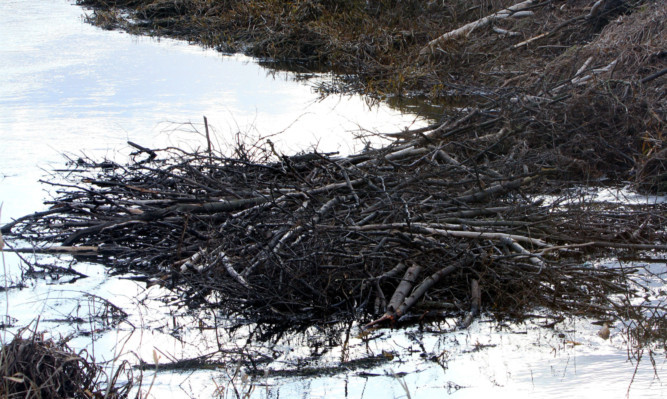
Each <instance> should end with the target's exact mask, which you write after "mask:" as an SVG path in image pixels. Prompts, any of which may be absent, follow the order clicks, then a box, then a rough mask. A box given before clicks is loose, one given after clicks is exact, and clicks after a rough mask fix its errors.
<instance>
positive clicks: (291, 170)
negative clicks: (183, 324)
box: [0, 0, 667, 374]
mask: <svg viewBox="0 0 667 399" xmlns="http://www.w3.org/2000/svg"><path fill="white" fill-rule="evenodd" d="M79 3H82V4H86V5H91V6H94V7H95V8H94V10H95V11H94V14H93V15H91V16H90V17H89V18H90V20H91V21H93V22H94V23H96V24H98V25H101V26H105V27H120V28H123V29H126V30H129V31H131V32H135V33H144V34H155V35H168V36H175V37H179V38H186V39H188V40H191V41H197V42H199V43H203V44H205V45H210V46H214V47H218V48H220V49H221V50H238V49H239V48H243V49H245V50H246V51H247V52H249V53H250V54H253V55H257V56H262V57H268V61H270V62H276V61H286V62H289V63H290V65H292V66H294V65H296V66H298V67H299V68H311V67H314V66H315V65H316V66H317V67H319V68H321V67H325V68H328V69H334V70H336V71H340V72H342V73H343V74H344V75H340V76H339V77H338V78H336V80H335V81H334V82H333V83H331V82H330V83H328V84H327V85H323V86H321V87H320V88H319V89H320V90H322V92H323V93H325V94H326V93H330V92H336V91H354V90H357V91H362V92H364V93H367V94H370V95H373V96H375V97H376V98H378V99H384V98H387V97H399V96H405V95H411V96H415V95H421V96H423V97H425V98H427V99H428V100H429V101H432V102H433V103H437V102H438V101H441V100H444V99H446V98H449V97H450V96H452V95H454V96H458V99H459V100H460V98H461V97H463V98H464V100H465V101H467V103H468V104H469V106H467V107H462V108H447V109H446V111H443V114H442V117H441V118H440V120H438V121H437V122H435V123H433V124H432V125H430V126H428V127H425V128H420V129H415V130H404V131H400V132H386V133H385V134H380V136H382V137H383V138H385V139H391V144H388V145H386V146H384V147H382V148H372V147H371V146H370V145H369V146H368V147H367V148H366V149H365V150H364V151H362V152H359V153H356V154H352V155H348V156H340V155H338V154H337V153H331V152H326V149H323V150H322V151H318V150H313V151H309V152H303V153H299V154H296V155H294V154H283V153H281V152H279V151H278V150H277V149H276V147H274V145H273V143H272V142H271V141H269V140H262V141H259V142H244V141H239V142H237V143H236V145H235V146H234V147H233V148H216V147H215V146H214V145H213V142H214V140H212V139H211V138H210V137H209V134H208V126H207V124H206V122H205V123H204V129H205V131H206V137H207V139H208V141H207V145H206V146H205V147H204V148H203V149H201V150H192V151H186V150H183V149H179V148H152V147H151V146H150V145H149V144H148V143H134V142H129V143H128V144H130V146H132V147H133V148H134V149H136V152H134V153H132V154H131V156H130V158H129V161H127V162H124V163H118V162H115V161H111V160H104V159H91V158H86V157H81V158H72V159H71V160H70V162H69V163H68V165H67V167H66V168H64V169H60V170H57V171H55V172H53V175H52V176H51V178H49V179H48V180H45V181H43V183H44V184H46V185H48V186H49V187H50V189H51V190H52V193H54V197H53V199H52V200H50V201H48V202H47V205H49V208H48V209H47V210H44V211H41V212H36V213H34V214H31V215H26V216H24V217H21V218H18V219H15V220H14V221H12V222H10V223H7V224H5V225H4V226H2V228H1V230H0V231H1V232H2V234H3V235H4V236H5V237H7V238H9V239H11V241H9V242H7V246H10V245H11V246H10V249H11V250H13V251H15V252H17V253H21V252H30V253H35V252H37V253H50V254H58V253H67V254H71V255H73V256H75V257H80V258H82V259H92V260H96V261H99V262H102V263H104V264H106V265H108V266H109V268H110V269H111V270H112V271H113V272H114V273H127V272H132V273H135V274H136V275H138V277H137V278H138V279H141V280H143V281H146V282H147V284H149V285H161V286H163V287H166V288H168V289H169V290H170V291H171V292H174V293H176V294H177V296H178V301H177V302H175V303H177V305H178V306H181V307H183V308H187V309H214V310H219V311H221V312H222V313H224V314H225V315H227V316H230V317H233V318H235V319H240V320H245V321H248V322H252V323H258V324H261V325H266V326H271V328H272V329H273V330H272V331H273V332H274V333H275V334H281V333H282V332H284V331H287V330H294V329H296V330H299V329H306V328H308V327H312V326H329V325H340V324H341V323H340V322H346V323H348V324H346V325H348V326H349V325H351V324H349V323H353V322H354V323H358V324H360V325H362V326H363V328H364V329H365V330H366V331H371V330H374V329H375V328H381V327H398V326H406V325H424V323H427V322H431V321H438V320H445V319H447V320H451V319H455V320H457V325H456V327H455V328H466V327H468V326H470V325H471V323H472V322H473V320H474V319H475V318H476V317H478V316H479V315H480V314H482V313H486V314H489V315H491V317H493V318H497V319H512V320H525V319H527V318H533V317H536V315H538V314H539V315H540V316H539V317H543V316H544V315H548V316H549V317H550V318H553V319H554V320H555V322H554V323H557V322H559V320H560V321H562V320H563V317H564V316H570V315H579V316H592V317H595V318H597V319H599V320H601V322H604V321H607V322H610V323H611V322H614V321H621V322H623V323H625V324H626V325H627V326H628V327H629V335H630V336H631V337H632V340H633V342H635V343H638V344H640V346H641V345H646V344H653V343H656V342H657V343H658V344H659V345H661V346H663V349H664V345H665V342H666V341H665V339H666V338H667V331H666V330H665V328H666V326H667V323H666V322H665V314H667V313H666V311H667V305H666V304H665V302H664V299H659V300H657V301H654V300H646V301H644V300H643V299H644V298H645V294H646V291H647V289H646V288H645V287H643V286H642V285H640V284H638V283H637V281H638V280H637V279H636V278H635V276H636V275H637V274H638V273H640V272H641V273H646V272H647V270H640V269H638V268H632V267H630V268H628V267H594V266H592V265H591V263H590V262H587V261H588V260H589V259H602V258H605V259H609V258H611V259H616V258H618V259H643V260H645V261H648V262H652V261H664V254H665V253H667V229H666V228H665V226H666V224H667V205H665V204H664V203H656V204H646V203H644V204H633V203H619V202H613V203H612V202H599V201H591V200H590V197H587V196H586V195H580V193H581V192H582V191H585V189H586V187H591V186H605V185H606V186H618V185H626V186H630V187H631V188H632V189H634V190H637V191H640V192H649V193H653V194H664V193H665V190H666V187H667V185H666V184H667V167H666V162H667V149H666V148H665V145H664V139H665V120H666V119H667V108H666V106H665V105H666V104H665V102H666V101H667V98H666V97H665V93H666V92H667V91H666V90H665V82H666V79H667V76H666V72H667V61H666V58H665V51H664V49H665V48H667V34H666V32H665V23H666V21H667V6H666V5H665V4H663V3H662V2H652V1H605V0H601V1H597V2H593V1H590V2H589V1H524V2H520V3H513V2H507V1H498V2H460V3H459V2H445V1H443V2H439V1H431V2H416V1H372V2H371V1H369V2H366V1H363V2H361V1H345V2H330V1H324V0H321V1H315V0H304V1H294V2H270V1H267V2H260V1H239V2H235V1H226V2H210V1H199V0H173V1H162V0H160V1H117V2H115V3H114V4H115V6H114V7H110V6H108V5H106V4H105V2H98V1H94V0H86V1H80V2H79ZM464 3H465V4H464ZM116 7H121V8H116ZM336 13H338V14H336ZM335 15H338V17H337V18H333V16H335ZM401 16H403V17H401ZM408 17H410V18H408ZM332 18H333V19H332ZM371 19H373V20H375V21H377V24H375V25H372V27H371V25H368V24H366V22H368V21H369V20H371ZM332 21H333V22H332ZM442 21H445V23H443V22H442ZM334 22H335V23H334ZM330 23H331V24H332V25H329V24H330ZM359 26H365V27H366V28H364V29H365V30H363V31H360V30H358V29H357V30H355V27H359ZM436 26H438V27H437V29H436ZM443 27H444V28H443ZM352 32H356V33H357V34H355V35H353V34H352ZM343 33H345V34H346V35H343ZM389 39H391V40H389ZM322 129H323V130H326V126H323V127H322ZM323 134H326V133H323ZM25 242H28V243H30V244H31V245H25V246H21V245H20V244H19V243H25ZM27 262H28V261H27ZM28 263H29V262H28ZM49 267H51V266H48V265H43V264H41V265H37V264H30V265H29V268H46V269H48V268H49ZM54 271H55V272H57V273H66V272H67V270H64V269H54ZM655 277H656V278H659V279H661V278H662V277H661V276H660V275H656V276H655ZM551 326H553V324H551ZM348 334H349V331H348ZM362 334H363V333H362ZM607 334H608V332H607ZM635 349H636V347H635ZM383 359H384V358H381V359H380V360H383ZM251 361H252V360H251ZM156 363H157V361H156ZM253 367H254V363H253ZM260 374H261V373H260Z"/></svg>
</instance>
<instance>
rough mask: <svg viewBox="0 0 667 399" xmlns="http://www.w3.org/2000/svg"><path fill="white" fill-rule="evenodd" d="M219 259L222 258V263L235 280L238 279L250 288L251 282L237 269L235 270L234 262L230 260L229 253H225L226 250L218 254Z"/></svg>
mask: <svg viewBox="0 0 667 399" xmlns="http://www.w3.org/2000/svg"><path fill="white" fill-rule="evenodd" d="M218 259H219V260H220V263H221V264H222V266H223V267H224V268H225V270H227V273H229V275H230V276H231V277H232V278H233V279H234V280H236V281H237V282H238V283H239V284H241V285H242V286H244V287H245V288H247V289H250V284H248V282H247V281H246V279H244V278H243V276H241V275H240V274H239V273H238V272H237V271H236V270H234V267H233V265H232V263H231V262H230V261H229V258H228V257H227V255H225V253H224V252H222V251H221V252H220V253H219V254H218Z"/></svg>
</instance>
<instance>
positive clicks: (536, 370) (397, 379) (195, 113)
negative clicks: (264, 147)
mask: <svg viewBox="0 0 667 399" xmlns="http://www.w3.org/2000/svg"><path fill="white" fill-rule="evenodd" d="M82 13H83V10H82V9H81V8H79V7H76V6H74V5H72V4H70V3H69V2H67V1H65V0H3V1H2V2H0V201H2V202H3V208H2V221H7V220H8V219H10V218H12V217H17V216H21V215H23V214H26V213H29V212H33V211H36V210H41V209H43V207H44V206H43V205H42V201H43V200H44V199H45V198H48V193H46V192H44V191H43V188H42V187H41V186H40V185H39V184H38V183H37V180H38V179H39V178H40V177H42V176H43V175H44V172H43V170H42V169H41V168H43V169H44V170H49V169H51V168H54V167H59V166H61V165H62V163H63V162H64V158H63V157H62V156H61V154H62V153H70V154H73V155H72V156H75V157H76V156H78V155H79V154H81V153H86V154H88V155H91V156H96V157H103V156H105V157H111V158H114V157H121V158H122V156H123V155H122V154H124V153H127V152H128V148H127V145H126V141H127V140H132V141H134V142H137V143H139V144H142V145H144V146H148V147H154V148H157V147H162V146H167V145H178V146H182V147H186V148H197V147H202V146H203V145H204V141H203V138H202V137H201V135H197V134H195V133H192V131H193V129H198V130H200V131H201V130H202V126H201V120H202V116H203V115H206V116H207V117H208V119H209V123H210V124H211V126H212V128H214V130H215V131H216V133H217V135H216V139H215V145H216V147H217V148H218V149H220V150H224V149H225V148H226V146H227V147H228V146H229V145H231V144H232V143H233V142H234V139H235V136H236V135H237V133H240V135H241V136H245V137H248V139H249V140H255V141H259V142H261V140H264V139H265V138H267V137H269V136H270V137H271V140H272V141H273V142H275V143H277V145H278V148H279V149H280V150H281V151H284V152H296V151H301V150H307V149H310V148H314V147H317V148H318V149H319V150H320V151H340V152H342V153H348V152H352V151H355V150H358V149H360V148H362V146H363V145H364V143H363V142H359V141H355V140H352V137H353V136H354V134H353V133H352V132H354V131H359V130H369V131H397V130H401V129H403V128H405V127H408V126H412V127H418V126H420V125H422V124H425V123H426V121H424V120H422V119H420V118H417V117H416V116H414V115H411V114H403V113H401V112H400V111H397V110H394V109H391V108H388V107H386V106H379V107H373V108H369V107H368V105H367V104H366V102H365V100H364V99H363V98H361V97H344V98H338V97H336V98H334V97H330V98H327V99H324V100H320V99H319V98H318V96H317V94H316V93H314V92H313V90H312V89H311V87H309V85H308V84H307V82H297V81H295V75H293V74H289V73H276V74H272V73H271V72H269V71H267V70H265V69H263V68H261V67H259V66H258V65H257V63H256V62H254V61H253V60H252V59H249V58H247V57H243V56H221V55H220V54H217V53H215V52H213V51H208V50H203V49H201V48H198V47H193V46H189V45H187V44H185V43H180V42H175V41H171V40H161V41H156V40H153V39H149V38H137V37H133V36H129V35H127V34H123V33H119V32H109V31H103V30H99V29H96V28H94V27H92V26H89V25H87V24H85V23H83V21H82ZM320 78H326V76H322V77H320ZM183 130H185V132H183ZM119 154H120V155H119ZM4 255H5V257H4V264H5V266H6V267H7V270H8V271H7V272H6V274H5V280H8V281H9V283H10V284H11V282H13V281H16V280H17V279H18V276H19V274H20V261H19V260H18V259H17V258H16V257H14V256H10V255H9V254H7V253H5V254H4ZM37 260H38V261H41V262H53V259H51V258H38V259H37ZM61 262H62V263H63V264H64V265H69V264H71V265H73V266H74V267H75V268H76V269H77V270H78V271H80V272H82V273H85V274H86V275H88V276H89V277H88V278H84V279H79V280H77V281H73V282H70V281H69V278H64V279H57V278H54V279H51V278H44V279H38V280H36V281H34V282H33V283H32V284H31V285H30V286H29V287H28V288H26V289H22V290H10V291H9V293H8V294H7V295H2V296H1V297H0V309H2V311H3V312H7V313H8V316H9V317H11V319H10V320H11V321H12V324H13V325H14V326H15V327H14V328H13V329H10V330H7V331H4V332H3V333H2V339H3V341H4V342H6V341H7V340H8V339H10V337H11V333H12V332H14V331H16V328H17V327H21V326H25V325H27V324H29V323H30V322H32V321H33V320H34V319H35V318H36V317H37V316H40V317H41V321H40V327H39V329H40V330H44V329H46V330H48V331H50V332H51V333H52V334H63V335H73V336H74V338H73V340H72V341H71V344H72V345H73V346H75V347H76V348H78V349H81V348H86V349H87V350H88V351H89V352H91V353H93V354H95V356H96V358H97V359H98V360H109V359H112V358H114V356H115V355H117V354H119V353H121V354H122V356H123V358H124V359H127V360H129V361H131V362H133V363H136V362H137V361H138V359H142V360H145V361H148V362H152V356H153V350H158V351H159V353H160V357H161V358H162V359H163V361H165V359H169V358H170V357H173V358H182V357H192V356H198V355H201V354H206V353H209V352H211V351H214V350H215V349H216V345H217V344H216V340H219V339H220V337H215V335H214V333H213V332H211V331H210V330H206V329H198V328H191V329H186V330H185V332H178V331H179V329H178V328H177V327H179V326H184V325H185V326H187V325H192V326H195V325H197V323H198V320H200V319H203V320H206V322H207V323H209V322H211V320H210V315H191V314H186V312H184V311H183V310H182V309H178V308H177V307H175V306H173V304H169V303H167V302H169V293H167V292H165V291H163V290H161V289H160V288H158V287H151V288H150V289H146V287H145V285H144V284H143V283H135V282H133V281H129V280H125V279H122V278H121V277H122V276H117V277H110V276H108V275H107V270H106V269H105V268H104V267H103V266H100V265H96V264H89V263H84V262H78V263H77V262H74V261H73V260H71V259H67V258H63V259H62V260H61ZM90 294H94V296H91V295H90ZM165 296H166V297H167V300H164V298H165ZM101 298H104V299H106V300H109V301H111V302H112V303H113V304H114V305H116V306H119V307H120V308H122V309H123V310H124V311H125V312H127V313H128V314H129V316H128V319H127V320H126V321H125V322H122V323H120V324H119V325H118V326H115V327H114V328H111V329H109V328H105V326H103V325H102V324H104V323H102V321H99V320H98V321H95V317H92V319H91V316H95V315H99V314H100V313H103V312H104V310H105V306H104V301H103V300H101ZM5 309H7V310H5ZM75 317H81V319H82V320H86V322H84V323H72V321H73V320H74V318H75ZM207 317H208V318H207ZM100 319H101V318H100ZM91 320H92V321H91ZM65 321H68V322H65ZM107 327H108V326H107ZM445 327H446V326H445ZM449 327H451V326H449ZM180 331H183V330H180ZM595 331H596V327H594V326H593V325H591V324H590V320H580V319H573V320H569V321H567V322H566V323H564V324H562V325H560V326H559V328H558V329H556V330H545V329H542V328H538V327H536V326H534V325H521V326H505V327H503V326H498V325H497V324H496V323H494V322H491V321H483V320H482V321H480V322H477V323H474V324H473V326H472V327H471V328H470V329H469V330H467V331H459V332H455V333H446V334H441V333H438V332H437V331H436V332H430V333H424V332H419V331H416V330H408V331H407V332H391V331H381V332H379V333H378V335H379V337H378V338H377V339H376V340H373V341H371V342H370V343H364V342H362V340H361V339H359V338H352V339H351V341H350V346H349V348H350V353H349V355H350V356H352V357H355V356H362V357H363V356H367V355H372V354H378V353H382V351H383V350H384V351H387V352H391V353H394V354H395V357H394V359H393V360H391V361H390V362H389V363H388V364H384V365H382V366H378V367H376V368H375V369H372V370H367V372H368V374H359V373H358V372H356V371H350V372H343V373H339V374H337V375H334V376H330V377H319V378H269V379H266V380H260V381H258V382H256V383H255V384H256V386H255V388H254V391H253V394H252V396H253V397H304V398H319V397H325V396H326V397H331V398H342V397H349V398H362V397H367V398H376V397H388V398H398V397H406V396H407V392H409V393H410V395H411V397H419V398H422V397H427V398H435V397H443V396H447V395H450V394H451V395H452V396H453V397H466V398H468V397H470V398H476V397H481V396H490V395H492V396H493V397H509V398H518V397H551V398H565V397H567V398H572V397H582V398H591V397H607V398H617V397H625V395H626V393H627V392H628V386H629V384H630V381H631V379H632V375H633V372H634V364H632V363H630V362H628V361H627V355H626V347H625V344H624V341H623V335H622V334H621V331H620V330H619V329H615V330H614V332H613V333H612V339H611V341H604V340H602V339H600V338H599V337H597V335H596V334H595ZM223 335H224V334H223ZM223 338H224V339H225V340H226V341H225V342H226V344H225V345H226V346H228V347H232V348H233V347H234V346H235V345H239V346H240V345H243V342H244V337H243V331H240V332H236V333H235V334H230V335H228V336H223ZM317 338H318V336H317V331H309V332H307V333H306V334H304V336H302V337H300V338H298V339H295V340H294V341H292V342H289V341H286V340H284V341H281V342H276V343H273V344H272V345H271V347H270V348H263V349H262V350H264V351H266V352H267V353H270V354H271V355H272V356H273V357H275V358H276V361H275V364H272V367H278V368H279V367H281V366H282V367H288V366H289V365H291V364H294V363H295V362H298V359H299V356H303V354H304V353H307V350H306V349H304V347H303V346H301V347H300V346H299V345H298V344H297V343H295V342H306V343H307V342H309V340H311V341H312V340H313V339H317ZM320 338H321V337H320ZM568 342H569V343H568ZM572 343H576V345H575V344H572ZM422 354H426V355H422ZM432 354H435V355H437V356H438V359H439V360H438V361H433V360H429V355H432ZM341 357H342V354H341V352H340V348H333V349H331V350H330V352H328V353H327V354H326V355H325V356H324V359H321V361H322V360H324V361H326V360H330V361H333V362H335V361H337V360H340V359H341ZM657 368H658V371H659V372H662V371H663V370H664V364H663V362H662V359H659V362H658V364H657ZM401 373H406V374H401ZM228 377H229V376H228V375H227V374H226V372H225V371H221V370H217V371H216V370H202V371H187V372H182V371H179V372H170V371H163V372H161V373H159V374H158V378H157V379H156V382H155V385H154V387H153V389H152V391H151V396H154V397H158V398H165V397H209V396H210V395H212V394H213V393H214V391H215V390H216V389H217V387H218V386H227V387H228V386H229V378H228ZM151 378H152V373H150V372H147V374H146V377H145V379H146V380H150V379H151ZM239 381H240V380H238V381H237V382H239ZM406 390H407V391H406ZM629 393H630V396H631V397H664V396H667V388H666V387H665V386H664V385H663V384H662V382H660V381H659V380H657V379H656V378H655V377H654V374H653V369H652V368H651V366H650V364H649V363H648V362H643V363H641V364H640V365H639V367H638V368H637V375H636V376H635V379H634V383H633V385H632V388H631V389H630V390H629ZM228 397H233V395H230V396H228Z"/></svg>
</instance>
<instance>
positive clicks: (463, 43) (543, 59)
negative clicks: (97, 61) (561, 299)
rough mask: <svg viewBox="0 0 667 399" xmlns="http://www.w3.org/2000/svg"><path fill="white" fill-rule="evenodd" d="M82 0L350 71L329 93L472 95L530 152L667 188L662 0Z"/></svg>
mask: <svg viewBox="0 0 667 399" xmlns="http://www.w3.org/2000/svg"><path fill="white" fill-rule="evenodd" d="M79 3H81V4H83V5H87V6H92V7H94V9H95V13H94V14H93V15H92V16H91V20H92V21H94V22H95V23H97V24H100V25H103V26H105V27H112V26H117V27H122V28H124V29H127V30H129V31H131V32H135V33H144V34H150V35H165V36H172V37H178V38H183V39H186V40H190V41H192V42H196V43H201V44H203V45H206V46H210V47H215V48H217V49H219V50H221V51H225V52H237V51H243V52H246V53H248V54H251V55H254V56H257V57H260V58H263V59H265V60H273V61H275V62H278V63H279V64H280V65H281V66H284V65H288V66H291V67H292V68H296V69H301V70H303V69H315V70H321V69H323V68H324V69H329V70H334V71H337V72H340V73H342V75H340V76H341V77H340V78H338V79H336V80H334V81H333V82H328V83H324V84H323V85H322V86H321V87H320V89H321V90H322V92H323V93H324V94H326V93H332V92H349V91H359V92H363V93H366V94H369V95H372V96H375V97H377V98H381V99H385V98H391V97H401V96H409V97H414V96H420V97H423V98H425V99H427V100H428V101H432V102H434V103H437V102H438V101H442V100H449V99H451V98H457V99H459V100H460V99H461V98H468V99H470V100H471V101H470V103H471V104H476V105H477V106H479V108H481V109H482V110H483V111H484V112H495V113H497V114H498V115H499V119H498V121H497V123H496V124H494V125H493V126H489V127H488V128H489V129H495V130H500V129H501V128H503V127H504V128H507V129H510V130H512V131H521V132H523V137H524V139H523V140H522V141H521V144H522V146H523V149H522V151H528V152H532V153H533V154H534V157H535V159H536V162H541V161H542V160H544V159H546V160H548V161H547V162H548V163H553V162H559V166H560V169H561V170H567V171H569V172H571V173H572V175H576V176H578V177H577V178H579V179H586V180H590V179H599V178H602V177H604V178H607V179H616V180H626V181H627V180H634V181H635V182H636V188H637V189H640V190H646V191H652V192H656V191H657V192H664V190H665V184H666V183H665V179H666V176H667V174H666V169H665V152H664V149H665V145H664V139H665V138H664V130H665V119H666V118H667V111H666V106H665V101H667V100H666V99H665V94H664V93H665V92H666V91H667V90H665V80H666V79H667V77H665V71H666V70H667V69H666V67H667V61H666V58H665V51H664V49H665V48H666V47H667V43H666V42H665V41H666V39H665V37H667V34H666V33H665V20H667V8H666V6H665V5H664V3H662V2H656V1H648V0H601V1H585V0H574V1H573V0H569V1H553V0H543V1H532V0H531V1H523V2H513V1H473V2H468V1H466V2H459V1H428V2H425V1H416V0H414V1H413V0H410V1H396V0H375V1H359V0H349V1H343V2H340V1H335V2H334V1H326V0H294V1H287V2H284V1H259V0H253V1H204V0H156V1H149V0H143V1H138V0H135V1H120V2H118V1H117V2H114V3H113V7H110V6H109V4H108V3H107V2H103V1H99V0H82V1H80V2H79ZM505 7H506V8H505ZM121 10H122V11H123V12H122V13H121V12H120V11H121ZM109 13H111V14H112V16H113V17H110V16H109ZM110 21H111V22H110ZM113 21H116V22H113ZM455 117H456V115H451V114H449V113H445V114H444V115H443V120H449V119H451V118H455Z"/></svg>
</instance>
